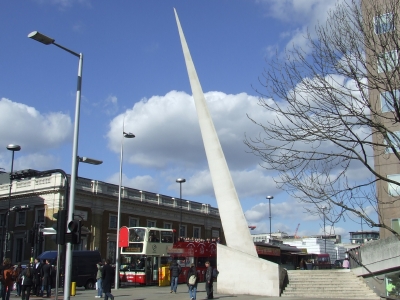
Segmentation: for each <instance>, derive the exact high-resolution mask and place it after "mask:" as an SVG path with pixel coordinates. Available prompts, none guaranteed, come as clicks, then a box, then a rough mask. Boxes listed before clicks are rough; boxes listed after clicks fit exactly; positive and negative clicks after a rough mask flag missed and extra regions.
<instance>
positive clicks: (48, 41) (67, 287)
mask: <svg viewBox="0 0 400 300" xmlns="http://www.w3.org/2000/svg"><path fill="white" fill-rule="evenodd" d="M28 37H29V38H31V39H34V40H36V41H38V42H40V43H42V44H45V45H55V46H57V47H58V48H61V49H62V50H64V51H67V52H68V53H70V54H72V55H74V56H76V57H78V58H79V63H78V83H77V89H76V104H75V124H74V137H73V145H72V167H71V187H70V199H69V205H68V220H67V222H68V223H69V222H70V221H72V220H73V214H74V209H75V189H76V174H77V172H76V171H77V167H78V164H77V158H78V136H79V113H80V103H81V88H82V65H83V54H82V53H76V52H74V51H72V50H70V49H68V48H65V47H64V46H61V45H59V44H57V43H55V40H54V39H52V38H50V37H48V36H45V35H44V34H41V33H40V32H38V31H33V32H31V33H30V34H28ZM71 265H72V249H71V243H70V242H68V243H67V244H66V255H65V277H64V278H65V283H64V299H65V300H68V299H69V298H70V291H71Z"/></svg>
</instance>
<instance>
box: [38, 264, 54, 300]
mask: <svg viewBox="0 0 400 300" xmlns="http://www.w3.org/2000/svg"><path fill="white" fill-rule="evenodd" d="M51 269H52V267H51V265H50V261H49V260H48V259H46V260H45V264H44V265H43V266H42V268H41V271H40V275H41V276H40V277H41V279H42V293H41V294H42V295H43V297H45V296H44V291H45V290H46V297H47V298H50V296H51Z"/></svg>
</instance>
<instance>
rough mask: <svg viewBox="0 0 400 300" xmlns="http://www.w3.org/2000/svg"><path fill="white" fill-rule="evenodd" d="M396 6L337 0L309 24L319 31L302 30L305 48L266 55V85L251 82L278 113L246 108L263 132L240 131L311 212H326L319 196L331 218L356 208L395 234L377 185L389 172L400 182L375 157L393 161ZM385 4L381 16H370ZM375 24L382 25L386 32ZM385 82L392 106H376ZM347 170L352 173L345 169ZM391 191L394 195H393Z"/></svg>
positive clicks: (398, 116)
mask: <svg viewBox="0 0 400 300" xmlns="http://www.w3.org/2000/svg"><path fill="white" fill-rule="evenodd" d="M399 7H400V6H399V1H398V0H397V1H396V0H386V1H374V0H372V1H367V0H364V1H362V3H361V2H360V1H357V0H349V1H347V2H346V1H344V2H340V3H338V4H337V5H336V7H335V9H334V10H332V11H330V12H329V13H328V19H327V22H326V23H325V24H321V23H320V24H319V25H318V26H316V28H315V30H316V38H313V37H312V36H311V35H310V34H308V35H307V36H306V37H305V38H306V39H307V42H308V48H303V49H301V48H297V47H293V48H292V49H290V50H286V52H285V56H284V57H280V56H277V57H276V58H275V59H273V60H272V61H270V62H268V67H267V68H266V69H265V72H264V73H263V76H262V77H261V78H260V83H261V85H262V86H263V89H262V91H259V90H257V92H258V93H259V94H260V100H259V105H261V106H262V107H263V108H265V109H266V110H268V111H269V112H270V113H271V114H273V115H274V116H275V117H274V118H271V119H268V120H255V119H253V118H252V117H251V116H248V117H249V118H250V120H251V121H252V122H254V123H255V124H257V125H258V126H260V127H261V128H262V133H260V135H259V136H257V137H248V136H246V139H245V143H246V144H247V145H248V147H249V148H250V149H251V151H252V152H253V153H254V154H255V155H258V156H259V157H260V159H261V161H262V162H261V165H262V166H263V167H264V168H266V169H269V170H274V171H277V172H279V175H280V176H278V178H279V179H277V183H278V185H279V186H280V188H282V189H284V190H286V191H288V192H289V193H290V194H291V195H292V196H293V197H295V198H297V199H299V200H301V201H303V202H306V203H313V204H315V205H316V209H315V210H313V212H314V213H317V214H320V215H321V214H323V213H324V212H323V211H322V207H324V206H326V207H327V210H328V211H329V213H328V214H327V218H328V220H329V221H330V222H331V224H335V223H336V222H337V221H338V220H340V219H341V218H346V217H350V218H352V217H353V218H354V217H355V216H358V217H357V218H355V219H357V220H360V219H359V218H361V222H362V220H364V222H365V223H366V224H368V225H369V226H371V227H382V228H385V229H387V230H389V231H391V232H392V233H393V234H396V235H398V234H397V233H396V231H394V230H393V229H392V228H391V226H390V224H387V222H386V223H385V222H384V221H383V220H384V218H383V217H382V209H384V207H385V205H387V204H389V203H383V202H382V201H380V200H379V197H378V196H377V193H376V185H377V183H379V182H387V183H390V184H391V186H393V187H395V188H397V187H398V188H399V191H400V184H399V182H397V181H395V180H391V179H389V178H388V177H387V174H385V173H384V172H381V171H380V169H379V168H374V159H377V158H378V157H381V158H382V157H384V158H385V159H388V160H389V159H390V160H393V159H394V160H395V163H396V164H398V163H399V162H400V153H399V147H400V136H399V135H397V134H396V132H395V126H397V125H398V122H399V120H400V109H399V95H398V94H397V92H395V91H394V90H396V89H399V82H400V81H399V66H398V57H397V55H398V54H397V53H400V52H396V54H394V52H393V50H397V51H400V49H399V41H400V38H399V30H397V28H398V27H399V26H397V25H399V23H398V22H397V21H395V20H398V16H399V15H398V10H399ZM388 12H391V15H386V19H385V20H384V21H385V22H386V23H384V21H382V19H375V22H374V17H376V16H381V15H384V14H386V13H388ZM379 22H381V23H379ZM395 25H396V26H395ZM375 26H380V28H381V27H382V26H386V27H385V28H384V29H385V33H383V34H381V33H380V32H376V30H377V28H375ZM390 26H392V27H390ZM388 28H389V30H386V29H388ZM384 53H386V54H384ZM387 53H389V54H387ZM385 91H386V92H387V93H386V94H385V95H386V96H385V97H386V105H387V106H388V108H389V109H388V111H390V112H387V111H385V112H383V110H382V108H381V105H380V101H379V95H380V93H382V92H385ZM354 170H357V172H359V173H358V176H356V177H358V179H357V178H356V179H355V176H354V174H352V175H351V172H354ZM366 175H368V176H366ZM386 186H387V185H386ZM386 192H387V189H386ZM399 195H400V193H399ZM391 199H392V200H391V202H392V204H393V201H398V200H399V197H391ZM393 199H394V200H393ZM367 206H372V207H374V208H375V209H376V211H377V213H378V216H379V221H374V220H373V219H372V218H370V217H369V216H368V214H367V213H366V212H365V208H366V207H367Z"/></svg>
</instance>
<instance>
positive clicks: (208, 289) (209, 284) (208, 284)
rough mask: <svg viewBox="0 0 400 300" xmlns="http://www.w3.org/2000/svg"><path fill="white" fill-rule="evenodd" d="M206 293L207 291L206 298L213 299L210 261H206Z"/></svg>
mask: <svg viewBox="0 0 400 300" xmlns="http://www.w3.org/2000/svg"><path fill="white" fill-rule="evenodd" d="M205 265H206V268H207V269H206V293H207V299H213V298H214V291H213V281H214V278H213V268H212V267H211V266H210V262H209V261H206V263H205Z"/></svg>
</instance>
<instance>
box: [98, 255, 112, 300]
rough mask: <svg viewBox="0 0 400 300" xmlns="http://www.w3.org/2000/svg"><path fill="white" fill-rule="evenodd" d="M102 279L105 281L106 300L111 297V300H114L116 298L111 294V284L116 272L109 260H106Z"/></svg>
mask: <svg viewBox="0 0 400 300" xmlns="http://www.w3.org/2000/svg"><path fill="white" fill-rule="evenodd" d="M101 279H102V281H103V293H104V295H105V296H104V300H108V297H110V299H111V300H114V296H113V295H112V294H111V283H112V281H113V279H114V270H113V268H112V267H111V266H110V260H109V259H106V261H105V263H104V267H103V270H102V275H101Z"/></svg>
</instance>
